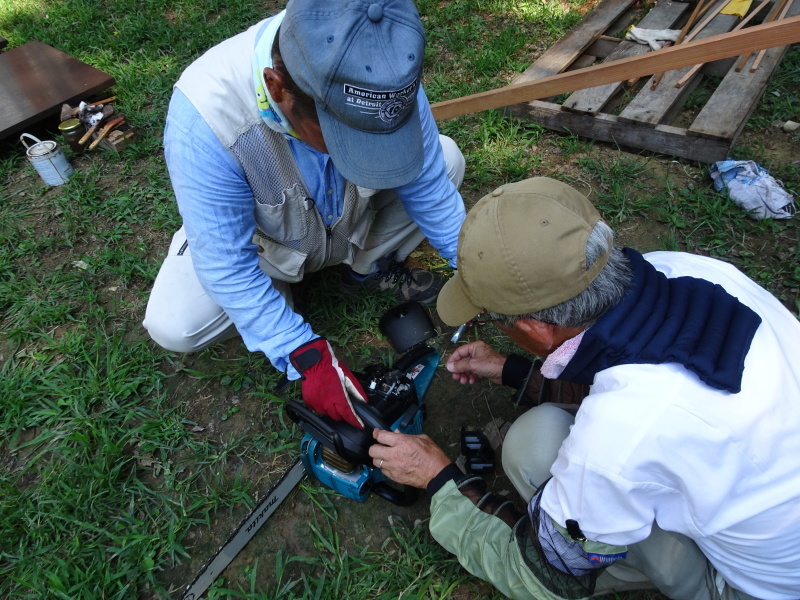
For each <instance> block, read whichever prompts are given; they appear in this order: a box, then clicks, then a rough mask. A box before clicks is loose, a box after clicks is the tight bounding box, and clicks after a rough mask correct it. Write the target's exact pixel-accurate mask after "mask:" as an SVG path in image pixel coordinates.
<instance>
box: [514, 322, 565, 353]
mask: <svg viewBox="0 0 800 600" xmlns="http://www.w3.org/2000/svg"><path fill="white" fill-rule="evenodd" d="M514 325H515V326H516V328H517V329H519V330H520V331H521V332H522V333H524V334H525V335H527V336H528V337H530V338H531V339H533V340H535V341H537V342H539V343H540V344H542V345H543V346H544V347H545V348H551V349H552V348H555V347H556V345H557V344H556V343H555V338H556V326H555V325H551V324H550V323H542V322H541V321H537V320H536V319H519V320H518V321H516V322H515V323H514Z"/></svg>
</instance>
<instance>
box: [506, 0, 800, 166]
mask: <svg viewBox="0 0 800 600" xmlns="http://www.w3.org/2000/svg"><path fill="white" fill-rule="evenodd" d="M726 1H727V0H718V3H717V4H716V5H715V6H713V7H712V8H711V10H710V11H709V14H712V13H713V11H714V9H715V8H717V7H718V6H719V5H720V4H721V3H724V2H726ZM635 2H636V0H604V1H603V2H602V3H601V4H599V5H598V6H596V7H595V8H594V9H593V10H592V11H591V12H590V13H589V14H588V15H587V16H586V18H584V19H583V20H582V21H581V22H580V23H579V24H578V25H577V26H576V27H574V28H573V29H572V30H571V31H570V32H569V34H567V35H566V36H565V37H563V38H562V39H561V40H559V42H557V43H556V44H555V45H554V46H553V47H552V48H550V49H549V50H547V51H546V52H545V53H544V54H542V56H541V57H540V58H539V59H538V60H537V61H536V62H535V63H533V65H531V66H530V67H529V68H528V69H527V70H526V71H525V72H524V73H522V74H521V75H520V76H519V77H517V78H516V79H515V80H514V82H513V83H526V82H530V81H534V80H537V79H541V78H543V77H548V76H551V75H556V74H558V73H563V72H565V71H569V70H573V69H578V68H583V67H587V66H589V65H591V64H593V63H596V62H600V61H613V60H619V59H621V58H626V57H631V56H636V55H639V54H644V53H646V52H648V51H649V47H648V46H645V45H642V44H637V43H634V42H630V41H627V40H623V39H621V38H622V37H623V36H622V35H621V32H624V31H625V30H626V29H627V27H628V26H630V25H631V24H634V23H635V24H636V25H637V26H638V27H642V28H646V29H680V28H681V26H682V25H683V24H684V23H685V22H686V20H687V18H688V16H689V14H690V13H691V12H692V11H691V10H690V8H691V6H690V5H689V4H688V3H683V2H669V1H667V0H659V1H658V2H657V4H656V5H655V6H654V7H653V8H652V9H651V10H650V11H649V12H648V13H647V14H646V15H645V16H644V17H643V18H641V20H640V21H639V22H638V23H636V21H637V19H638V18H639V17H640V16H641V15H640V14H637V13H638V12H639V11H637V9H636V7H635V6H634V4H635ZM756 4H757V3H756V2H754V3H753V6H755V5H756ZM776 8H778V7H776V6H775V5H774V4H773V6H772V7H771V8H770V14H771V13H772V12H775V11H776ZM797 14H800V1H797V0H796V1H795V2H794V3H793V5H792V7H791V8H790V10H789V13H788V15H787V16H795V15H797ZM758 20H761V17H760V16H759V17H758ZM701 21H702V20H701ZM738 22H740V19H739V17H737V16H735V15H723V14H718V15H716V16H715V17H714V18H713V19H711V21H710V22H708V24H707V25H706V26H705V27H703V29H702V30H701V31H700V32H699V33H698V34H697V35H696V37H695V39H696V40H699V39H703V38H706V37H710V36H712V35H718V34H721V33H725V32H728V31H731V30H732V29H733V28H734V27H735V26H736V24H737V23H738ZM786 49H787V47H786V46H782V47H777V48H771V49H769V50H767V51H766V53H765V55H764V57H763V59H762V60H761V63H760V64H759V66H758V68H757V69H756V71H755V72H754V73H751V72H750V66H751V65H752V64H753V62H754V61H755V60H756V55H755V54H754V55H753V56H751V57H750V59H749V60H748V63H747V65H746V66H745V68H743V69H742V70H741V71H739V72H736V70H735V64H736V62H737V61H738V59H736V58H733V59H727V60H724V61H717V62H716V63H710V64H708V65H705V66H704V67H703V68H702V69H700V70H699V71H697V73H695V74H694V75H693V76H692V77H691V78H690V79H689V80H688V81H687V82H686V83H685V84H683V85H682V86H681V87H679V88H678V87H675V84H676V83H678V82H679V81H680V80H681V79H682V78H683V77H684V76H685V75H686V74H687V73H688V72H689V71H690V70H691V68H692V67H685V68H682V69H676V70H674V71H668V72H667V73H665V74H664V75H663V78H662V79H661V81H660V82H659V83H658V85H657V86H656V88H655V89H651V84H652V82H653V77H651V78H649V79H648V80H647V81H636V82H622V83H614V84H609V85H604V86H600V87H596V88H591V89H585V90H579V91H577V92H575V93H573V94H571V95H570V96H569V97H568V98H567V99H566V100H564V101H563V102H560V103H559V102H556V101H555V100H553V99H548V100H547V101H541V100H534V101H533V102H529V103H525V104H517V105H514V106H511V107H509V109H508V110H509V112H510V113H511V114H513V115H514V116H516V117H518V118H522V119H529V120H532V121H535V122H537V123H539V124H541V125H543V126H545V127H547V128H549V129H554V130H557V131H563V132H569V133H573V134H576V135H580V136H583V137H588V138H592V139H597V140H602V141H606V142H612V143H615V144H617V145H619V146H622V147H627V148H633V149H642V150H652V151H654V152H659V153H662V154H670V155H674V156H678V157H681V158H687V159H690V160H695V161H698V162H706V163H711V162H715V161H718V160H723V159H725V158H726V157H727V156H728V154H729V151H730V149H731V147H732V146H733V144H734V143H735V142H736V139H737V138H738V137H739V134H740V133H741V132H742V129H743V128H744V126H745V124H746V123H747V120H748V119H749V117H750V115H751V113H752V112H753V109H754V108H755V106H756V104H757V103H758V101H759V99H760V98H761V96H762V95H763V93H764V90H765V89H766V85H767V82H768V81H769V79H770V77H771V76H772V74H773V73H774V72H775V70H776V69H777V67H778V65H779V64H780V61H781V59H782V58H783V55H784V54H785V52H786ZM707 75H717V76H719V77H722V80H721V81H720V83H719V84H718V85H717V86H716V88H715V89H714V91H713V93H712V94H711V96H710V98H709V99H708V101H707V102H706V103H705V105H704V106H703V107H702V108H701V109H700V110H699V112H697V113H696V114H692V115H691V118H690V119H688V120H690V121H691V122H688V123H683V121H686V120H687V113H689V112H690V111H688V110H686V106H685V104H686V100H687V98H688V97H689V95H690V94H691V93H692V92H693V91H694V90H695V89H696V88H697V86H698V85H700V83H701V81H702V80H703V78H704V77H705V76H707ZM678 117H680V119H681V120H682V121H681V123H680V124H678V123H677V121H678Z"/></svg>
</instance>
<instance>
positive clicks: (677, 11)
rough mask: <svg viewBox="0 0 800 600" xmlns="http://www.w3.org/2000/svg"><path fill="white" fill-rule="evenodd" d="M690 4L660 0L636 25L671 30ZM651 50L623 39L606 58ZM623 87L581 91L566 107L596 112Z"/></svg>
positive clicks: (610, 86) (573, 95)
mask: <svg viewBox="0 0 800 600" xmlns="http://www.w3.org/2000/svg"><path fill="white" fill-rule="evenodd" d="M688 7H689V5H688V4H687V3H685V2H663V1H662V2H659V3H657V4H656V5H655V6H654V7H653V8H652V10H650V12H648V13H647V14H646V15H645V16H644V18H643V19H642V20H641V21H640V22H639V24H638V25H637V27H641V28H642V29H670V28H671V27H672V26H673V25H674V24H675V23H676V22H677V21H678V19H680V18H681V16H682V15H683V13H684V12H685V11H686V9H687V8H688ZM649 51H650V47H649V46H648V45H646V44H638V43H636V42H630V41H627V40H625V41H622V42H620V44H619V45H618V46H617V49H616V50H615V51H614V52H612V53H611V54H610V55H609V56H608V58H607V59H606V61H612V60H620V59H623V58H627V57H629V56H639V55H640V54H645V53H646V52H649ZM623 86H624V82H622V81H617V82H614V83H607V84H606V85H603V86H599V87H594V88H589V89H586V90H579V91H577V92H575V93H574V94H572V95H571V96H570V97H569V98H567V100H566V101H565V102H564V104H563V106H564V108H566V109H568V110H575V111H579V112H588V113H597V112H600V111H601V110H602V109H603V108H605V107H606V105H607V104H608V102H609V101H610V100H611V99H612V98H613V97H614V96H615V95H616V94H617V92H619V91H620V90H621V89H622V88H623Z"/></svg>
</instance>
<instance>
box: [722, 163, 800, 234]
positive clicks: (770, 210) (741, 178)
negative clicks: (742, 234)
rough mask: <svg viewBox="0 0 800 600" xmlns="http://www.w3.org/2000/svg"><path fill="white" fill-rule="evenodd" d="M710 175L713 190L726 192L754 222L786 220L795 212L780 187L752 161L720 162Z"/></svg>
mask: <svg viewBox="0 0 800 600" xmlns="http://www.w3.org/2000/svg"><path fill="white" fill-rule="evenodd" d="M710 174H711V179H713V180H714V189H716V190H717V191H718V192H720V191H722V189H723V188H728V195H729V196H730V198H731V200H733V201H734V202H735V203H736V204H738V205H739V206H741V207H742V208H743V209H745V210H746V211H747V212H748V213H749V214H750V216H751V217H753V218H754V219H759V220H761V219H766V218H772V219H788V218H790V217H791V216H792V215H794V213H795V212H796V211H797V208H796V207H795V204H794V199H793V198H792V195H791V194H790V193H789V192H787V191H786V190H785V189H784V188H783V183H781V182H780V181H777V180H776V179H775V178H774V177H773V176H772V175H770V174H769V173H768V172H767V170H766V169H764V168H763V167H761V166H760V165H758V164H756V163H754V162H753V161H752V160H732V159H730V158H729V159H728V160H722V161H719V162H716V163H714V164H713V165H711V172H710Z"/></svg>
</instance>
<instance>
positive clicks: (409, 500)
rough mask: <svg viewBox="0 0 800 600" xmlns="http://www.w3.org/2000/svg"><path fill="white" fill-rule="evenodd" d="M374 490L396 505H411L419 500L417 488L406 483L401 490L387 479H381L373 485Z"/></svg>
mask: <svg viewBox="0 0 800 600" xmlns="http://www.w3.org/2000/svg"><path fill="white" fill-rule="evenodd" d="M372 491H373V492H375V493H376V494H377V495H378V496H380V497H381V498H383V499H384V500H387V501H389V502H391V503H392V504H394V505H395V506H411V505H412V504H414V502H416V501H417V490H416V488H413V487H411V486H410V485H404V486H403V489H402V490H399V489H397V488H396V487H393V486H391V485H389V484H388V483H387V482H385V481H379V482H378V483H376V484H374V485H373V486H372Z"/></svg>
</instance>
